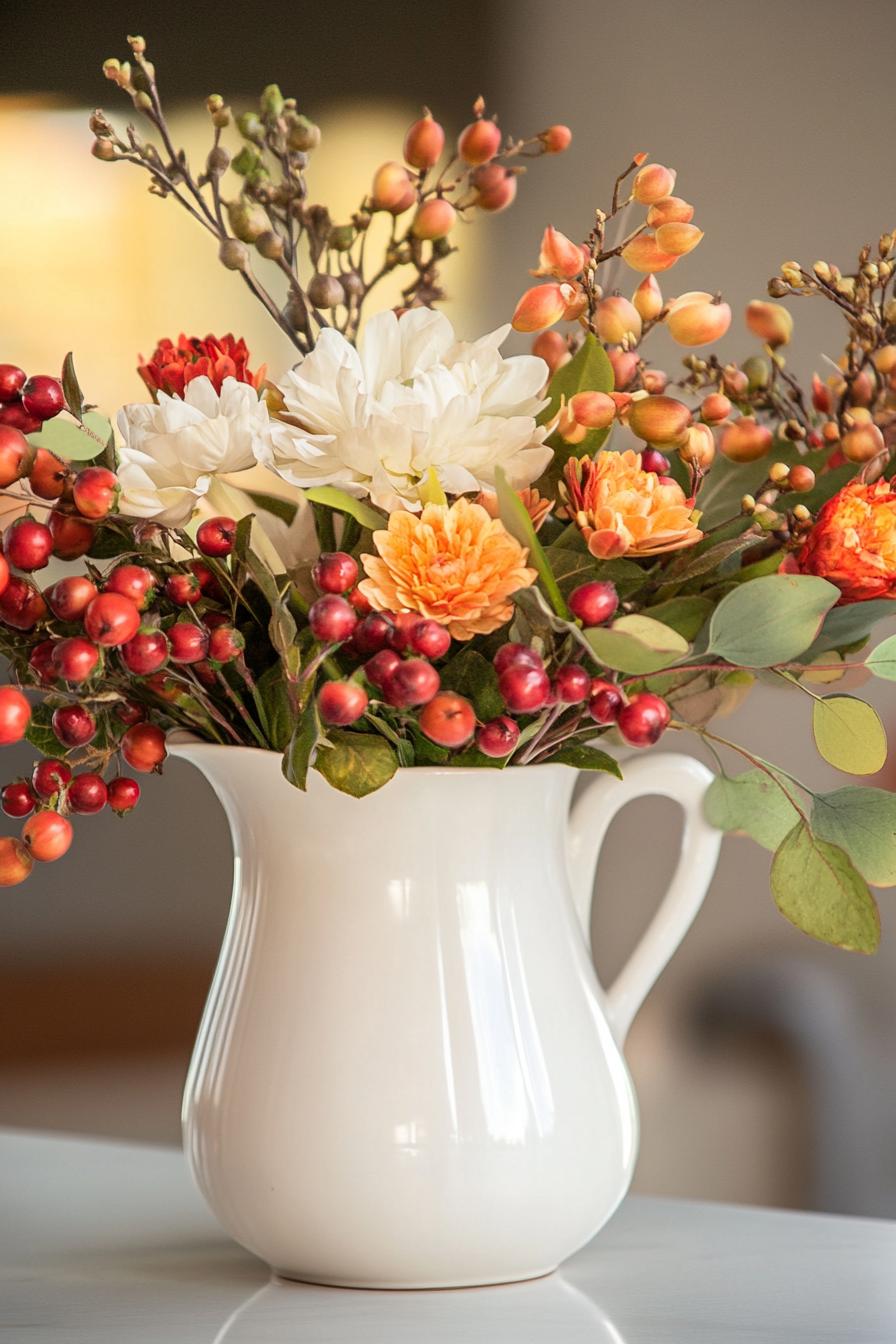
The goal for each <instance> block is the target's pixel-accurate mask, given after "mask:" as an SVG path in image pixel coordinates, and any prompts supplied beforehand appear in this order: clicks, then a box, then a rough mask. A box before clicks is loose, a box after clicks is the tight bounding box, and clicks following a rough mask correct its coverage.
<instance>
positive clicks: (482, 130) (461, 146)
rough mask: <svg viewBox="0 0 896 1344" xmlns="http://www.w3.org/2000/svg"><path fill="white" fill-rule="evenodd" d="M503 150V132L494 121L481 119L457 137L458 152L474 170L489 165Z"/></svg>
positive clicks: (472, 122) (466, 127) (473, 122)
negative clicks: (499, 151) (481, 165)
mask: <svg viewBox="0 0 896 1344" xmlns="http://www.w3.org/2000/svg"><path fill="white" fill-rule="evenodd" d="M500 148H501V131H500V128H499V127H498V126H497V125H496V123H495V122H493V121H488V120H487V119H486V118H485V117H480V118H479V119H478V120H477V121H471V122H470V124H469V126H465V127H464V129H463V130H462V131H461V133H460V135H459V136H458V137H457V152H458V155H459V156H460V158H462V159H463V161H464V163H468V164H469V165H470V166H471V167H472V168H475V167H477V166H478V165H479V164H480V163H488V161H489V159H493V158H494V157H495V155H496V154H497V152H498V150H499V149H500Z"/></svg>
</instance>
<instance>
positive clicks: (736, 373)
mask: <svg viewBox="0 0 896 1344" xmlns="http://www.w3.org/2000/svg"><path fill="white" fill-rule="evenodd" d="M722 385H723V386H724V388H725V391H726V392H727V393H728V395H729V396H730V397H734V398H735V400H736V399H737V398H738V397H742V396H743V395H744V393H745V392H747V391H748V390H749V387H750V380H749V378H748V377H747V375H746V374H745V373H744V371H743V369H739V368H738V367H737V365H736V364H726V365H725V367H724V369H723V370H722Z"/></svg>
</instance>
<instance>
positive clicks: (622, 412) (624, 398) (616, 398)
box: [609, 392, 634, 418]
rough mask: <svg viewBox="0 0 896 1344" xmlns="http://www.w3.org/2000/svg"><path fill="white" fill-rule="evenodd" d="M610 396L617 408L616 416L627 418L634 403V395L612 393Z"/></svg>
mask: <svg viewBox="0 0 896 1344" xmlns="http://www.w3.org/2000/svg"><path fill="white" fill-rule="evenodd" d="M609 395H610V397H611V398H612V401H613V405H614V406H615V407H616V414H617V415H618V416H621V417H622V418H624V417H625V416H627V415H628V408H629V406H631V404H632V402H633V401H634V397H633V396H632V394H631V393H630V392H611V393H609Z"/></svg>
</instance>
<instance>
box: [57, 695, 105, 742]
mask: <svg viewBox="0 0 896 1344" xmlns="http://www.w3.org/2000/svg"><path fill="white" fill-rule="evenodd" d="M52 724H53V732H54V733H55V734H56V736H57V737H58V738H59V741H60V742H61V743H62V745H63V746H64V747H83V746H85V745H86V744H87V743H88V742H92V741H93V739H94V738H95V737H96V719H95V718H94V717H93V715H92V714H91V712H90V710H89V709H85V708H84V706H83V705H60V706H59V708H58V709H55V710H54V711H53V719H52Z"/></svg>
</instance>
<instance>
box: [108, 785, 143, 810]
mask: <svg viewBox="0 0 896 1344" xmlns="http://www.w3.org/2000/svg"><path fill="white" fill-rule="evenodd" d="M106 788H107V793H108V798H109V806H110V807H111V809H112V811H113V812H117V814H118V815H119V816H120V817H123V816H124V814H125V812H130V811H131V810H132V809H133V808H135V807H136V806H137V803H138V802H139V801H140V785H139V784H138V783H137V781H136V779H131V778H130V777H129V776H128V775H116V776H115V778H114V779H110V780H109V783H108V785H107V786H106Z"/></svg>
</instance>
